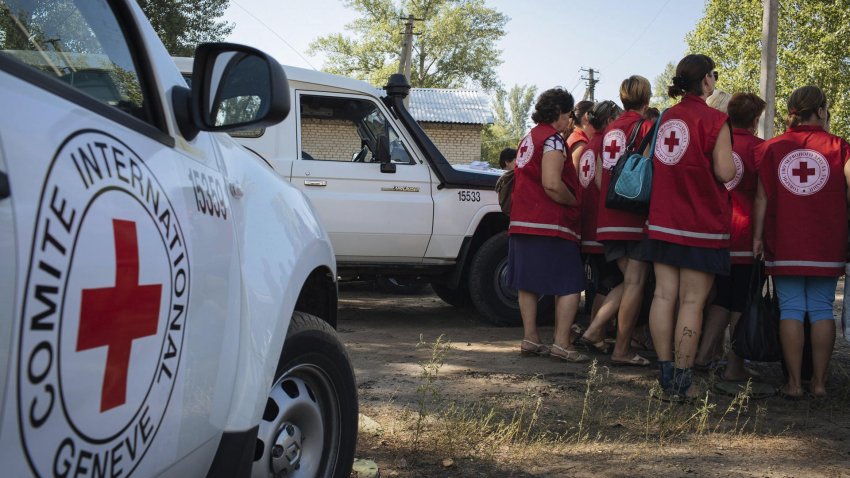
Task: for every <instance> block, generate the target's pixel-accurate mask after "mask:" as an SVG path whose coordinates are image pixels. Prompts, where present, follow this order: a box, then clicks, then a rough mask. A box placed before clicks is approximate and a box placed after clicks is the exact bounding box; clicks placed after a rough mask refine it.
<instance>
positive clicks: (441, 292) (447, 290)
mask: <svg viewBox="0 0 850 478" xmlns="http://www.w3.org/2000/svg"><path fill="white" fill-rule="evenodd" d="M431 288H432V289H434V293H435V294H437V297H439V298H441V299H443V302H445V303H447V304H449V305H453V306H455V307H466V306H468V305H469V304H470V298H469V288H468V287H467V286H466V284H465V283H461V284H458V286H457V288H455V289H452V288H451V287H449V286H447V285H446V284H443V283H442V282H432V283H431Z"/></svg>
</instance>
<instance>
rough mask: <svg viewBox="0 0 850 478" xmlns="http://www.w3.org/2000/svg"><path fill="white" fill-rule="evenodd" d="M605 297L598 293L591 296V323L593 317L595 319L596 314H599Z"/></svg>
mask: <svg viewBox="0 0 850 478" xmlns="http://www.w3.org/2000/svg"><path fill="white" fill-rule="evenodd" d="M607 297H608V296H607V295H602V294H600V293H599V292H597V293H596V295H594V296H593V305H591V306H590V318H591V322H592V321H593V317H596V314H598V313H599V308H600V307H602V304H604V303H605V299H606V298H607Z"/></svg>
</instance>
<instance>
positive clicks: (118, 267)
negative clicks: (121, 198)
mask: <svg viewBox="0 0 850 478" xmlns="http://www.w3.org/2000/svg"><path fill="white" fill-rule="evenodd" d="M112 228H113V234H114V236H115V286H114V287H100V288H96V289H83V297H82V306H81V310H80V330H79V335H78V337H77V352H80V351H83V350H89V349H94V348H98V347H107V350H108V351H107V354H106V370H105V372H104V375H103V391H102V392H101V397H100V411H101V412H104V411H106V410H109V409H112V408H115V407H117V406H120V405H123V404H124V403H125V402H126V398H127V372H128V369H129V368H130V351H131V349H132V347H133V341H134V340H136V339H139V338H142V337H147V336H150V335H154V334H156V331H157V325H158V322H159V305H160V298H161V294H162V285H161V284H151V285H139V244H138V239H137V236H136V223H135V222H132V221H124V220H119V219H113V220H112Z"/></svg>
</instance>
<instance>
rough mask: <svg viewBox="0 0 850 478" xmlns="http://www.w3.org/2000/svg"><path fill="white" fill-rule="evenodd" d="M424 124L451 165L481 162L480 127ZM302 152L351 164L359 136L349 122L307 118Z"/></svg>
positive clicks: (304, 124) (302, 124)
mask: <svg viewBox="0 0 850 478" xmlns="http://www.w3.org/2000/svg"><path fill="white" fill-rule="evenodd" d="M421 125H422V129H424V130H425V133H427V134H428V137H430V138H431V141H433V142H434V144H435V145H436V146H437V148H438V149H439V150H440V152H442V153H443V156H445V157H446V159H448V161H449V162H450V163H454V164H469V163H470V162H472V161H480V160H481V125H475V124H454V123H421ZM301 150H302V151H304V152H305V153H308V154H309V155H310V156H312V157H313V159H318V160H334V161H351V157H352V155H353V154H354V153H356V152H357V151H360V137H359V136H357V130H356V129H355V128H354V124H353V123H351V122H350V121H341V120H329V119H316V118H305V119H304V120H303V121H302V123H301ZM367 161H368V158H367Z"/></svg>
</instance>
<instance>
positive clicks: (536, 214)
mask: <svg viewBox="0 0 850 478" xmlns="http://www.w3.org/2000/svg"><path fill="white" fill-rule="evenodd" d="M553 134H558V132H557V131H556V130H555V128H553V127H552V125H549V124H538V125H537V126H535V127H534V128H532V129H531V131H530V132H529V133H528V134H527V135H526V136H525V138H523V140H522V141H521V142H520V143H519V147H518V148H517V160H516V169H515V172H514V175H515V177H514V191H513V193H512V194H511V223H510V226H509V227H508V234H532V235H537V236H556V237H561V238H564V239H567V240H570V241H573V242H579V240H580V239H581V236H580V235H579V229H580V228H581V222H580V221H581V219H580V217H579V212H580V211H579V207H578V206H563V205H561V204H558V203H556V202H555V201H553V200H552V198H550V197H549V195H548V194H546V191H544V190H543V183H542V182H541V172H542V165H543V143H544V142H545V141H546V139H547V138H549V137H550V136H552V135H553ZM561 180H562V181H563V182H564V184H566V185H567V188H568V189H569V190H570V192H571V193H573V195H575V196H576V199H577V200H578V199H579V198H580V196H579V195H578V194H579V191H578V175H576V170H575V167H573V162H572V161H567V160H566V156H564V169H563V171H562V172H561Z"/></svg>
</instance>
